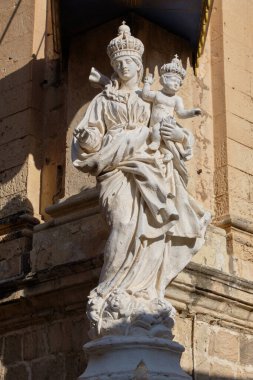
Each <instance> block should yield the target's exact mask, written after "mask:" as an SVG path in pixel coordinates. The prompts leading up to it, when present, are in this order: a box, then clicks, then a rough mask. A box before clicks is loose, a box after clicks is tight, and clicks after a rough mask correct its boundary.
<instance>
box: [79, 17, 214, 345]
mask: <svg viewBox="0 0 253 380" xmlns="http://www.w3.org/2000/svg"><path fill="white" fill-rule="evenodd" d="M143 52H144V46H143V44H142V42H141V41H140V40H139V39H137V38H135V37H133V36H131V33H130V28H129V27H128V26H127V25H125V24H124V23H123V24H122V25H121V26H120V27H119V32H118V36H117V37H116V38H114V39H113V40H112V41H111V42H110V43H109V45H108V47H107V53H108V56H109V58H110V60H111V65H112V68H113V70H114V74H113V75H112V77H111V79H109V78H107V77H105V76H104V75H102V74H100V73H99V72H98V71H96V70H95V69H92V71H91V75H90V80H91V81H92V82H93V84H94V85H96V86H97V87H101V88H102V92H101V93H99V94H98V95H97V96H96V97H95V98H94V99H93V100H92V102H91V104H90V106H89V108H88V110H87V112H86V114H85V116H84V117H83V119H82V120H81V122H80V123H79V125H78V126H77V127H76V129H75V131H74V139H73V151H72V154H73V164H74V166H75V167H76V168H78V169H79V170H81V171H83V172H87V173H91V174H93V175H95V176H96V177H97V186H98V188H99V194H100V195H99V197H100V205H101V212H102V214H103V215H104V217H105V219H106V221H107V224H108V226H109V228H110V235H109V238H108V241H107V243H106V246H105V248H104V265H103V268H102V272H101V276H100V280H99V285H98V286H97V287H96V288H95V289H94V290H92V291H91V293H90V295H89V302H88V309H87V315H88V317H89V319H90V321H91V331H90V336H91V338H99V337H103V336H115V335H117V336H119V335H121V336H148V337H162V338H165V337H166V338H170V339H171V338H172V334H171V328H172V326H173V316H174V313H175V310H174V308H173V307H172V305H171V304H170V302H169V301H168V300H167V299H165V298H164V293H165V289H166V287H167V286H168V284H169V283H170V282H171V281H172V280H173V278H174V277H175V276H177V274H178V273H179V272H180V271H182V270H183V269H184V267H185V266H186V265H187V263H188V262H189V261H190V260H191V258H192V256H193V255H194V254H195V253H196V252H197V251H198V250H199V249H200V247H201V246H202V244H203V243H204V234H205V230H206V227H207V224H208V223H209V220H210V215H209V213H206V212H205V211H204V210H203V209H202V208H201V207H200V206H199V205H198V204H197V202H196V201H195V200H194V199H193V198H192V197H191V196H190V195H189V194H188V192H187V189H186V186H187V180H188V175H187V170H186V167H185V160H187V159H189V158H190V157H191V155H192V144H193V136H192V134H191V133H190V132H189V131H187V130H186V129H185V128H183V127H181V126H180V125H179V124H177V123H176V121H175V119H174V109H175V111H176V112H177V114H178V115H179V116H181V117H191V116H194V115H198V114H200V110H199V109H194V110H191V111H186V110H184V107H183V103H182V99H181V98H180V97H178V96H176V95H175V92H176V91H177V89H178V87H179V86H180V84H181V82H182V79H183V77H184V75H185V71H184V69H183V68H182V65H181V61H179V60H178V58H177V57H176V58H174V60H173V61H172V63H170V64H167V65H164V66H163V67H162V69H161V74H162V77H161V81H162V85H163V90H162V91H157V92H154V91H150V88H149V86H150V84H149V83H148V82H150V79H149V80H146V83H145V85H144V89H143V91H142V90H141V89H140V87H139V84H140V81H141V80H142V76H143V65H142V54H143ZM180 65H181V66H180ZM173 70H174V71H173ZM172 82H173V84H172ZM149 102H152V103H153V108H152V113H151V104H150V103H149ZM150 115H151V119H150Z"/></svg>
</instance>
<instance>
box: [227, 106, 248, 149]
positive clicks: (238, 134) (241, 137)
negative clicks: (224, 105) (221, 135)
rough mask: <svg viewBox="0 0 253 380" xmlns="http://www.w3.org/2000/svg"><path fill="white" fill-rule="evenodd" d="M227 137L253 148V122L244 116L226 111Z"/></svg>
mask: <svg viewBox="0 0 253 380" xmlns="http://www.w3.org/2000/svg"><path fill="white" fill-rule="evenodd" d="M226 117H227V133H228V138H230V139H232V140H235V141H237V142H239V143H241V144H243V145H246V146H248V147H249V148H253V124H252V123H250V122H249V121H247V120H246V119H244V118H241V117H239V116H237V115H234V114H233V113H232V112H227V116H226Z"/></svg>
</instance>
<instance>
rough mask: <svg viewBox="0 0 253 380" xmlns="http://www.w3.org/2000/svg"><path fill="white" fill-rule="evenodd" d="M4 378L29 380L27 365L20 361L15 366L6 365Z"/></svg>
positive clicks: (8, 379) (7, 379)
mask: <svg viewBox="0 0 253 380" xmlns="http://www.w3.org/2000/svg"><path fill="white" fill-rule="evenodd" d="M4 379H5V380H14V379H19V380H29V379H30V371H29V369H28V366H27V365H26V364H24V363H20V364H18V365H15V366H11V367H7V370H6V374H5V377H4Z"/></svg>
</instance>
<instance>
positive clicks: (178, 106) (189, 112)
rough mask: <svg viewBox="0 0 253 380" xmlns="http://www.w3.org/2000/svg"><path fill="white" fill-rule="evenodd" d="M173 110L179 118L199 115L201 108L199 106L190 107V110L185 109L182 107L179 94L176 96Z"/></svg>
mask: <svg viewBox="0 0 253 380" xmlns="http://www.w3.org/2000/svg"><path fill="white" fill-rule="evenodd" d="M175 111H176V113H177V115H178V116H179V117H180V118H181V119H187V118H188V117H194V116H198V115H201V110H200V109H199V108H192V109H191V110H186V109H185V108H184V103H183V99H182V98H181V97H180V96H177V97H176V101H175Z"/></svg>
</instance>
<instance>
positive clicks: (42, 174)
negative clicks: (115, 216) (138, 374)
mask: <svg viewBox="0 0 253 380" xmlns="http://www.w3.org/2000/svg"><path fill="white" fill-rule="evenodd" d="M52 4H53V5H54V6H56V5H57V2H56V1H55V2H53V3H50V2H46V1H44V0H21V1H17V0H15V1H14V0H4V1H2V2H1V4H0V13H1V16H0V27H1V32H0V35H1V36H2V37H1V44H0V62H1V69H0V75H1V80H0V89H1V94H3V96H1V97H0V119H1V120H0V136H1V141H0V145H1V147H0V149H1V152H0V162H1V171H0V179H1V187H0V273H1V278H0V290H1V292H0V358H1V364H0V379H1V380H2V379H3V380H6V379H7V380H16V379H20V380H35V379H36V380H46V379H49V380H50V379H54V380H58V379H59V380H62V379H65V380H71V379H75V378H77V376H78V375H80V374H81V373H82V372H83V370H84V367H85V363H86V361H85V356H84V353H83V351H82V345H83V343H85V342H87V341H88V335H87V334H88V324H87V320H86V317H85V303H86V297H87V294H88V293H89V290H90V289H91V288H93V287H94V286H95V284H96V283H97V281H98V276H99V271H100V268H101V264H102V252H103V246H104V242H105V240H106V238H107V236H108V230H107V228H106V225H105V223H104V221H103V219H102V218H101V215H100V214H99V206H98V196H97V193H96V190H95V180H94V178H92V177H90V176H86V175H84V174H81V173H79V172H77V171H76V170H75V169H74V168H73V167H72V164H71V161H70V143H71V137H72V131H73V128H74V127H75V126H76V125H77V123H78V121H79V120H80V118H81V117H82V115H83V113H84V111H85V109H86V108H87V106H88V103H89V101H90V99H91V98H93V97H94V96H95V94H96V93H97V90H95V89H93V88H91V87H90V85H89V83H88V75H89V70H90V68H91V67H92V66H95V67H96V68H97V69H98V70H99V71H101V72H103V73H104V74H106V75H110V74H111V68H110V65H109V60H108V58H107V56H106V52H105V49H106V45H107V43H108V41H109V40H110V39H111V38H112V37H114V36H115V33H116V30H117V27H118V25H119V23H120V22H121V19H117V20H114V21H112V22H110V23H107V24H104V25H101V26H99V27H97V28H96V29H94V30H91V31H89V32H87V33H85V34H83V35H79V36H76V37H75V38H73V40H72V41H71V44H70V46H69V56H68V62H67V64H66V62H65V65H62V61H61V59H60V58H61V55H60V51H59V50H58V48H59V46H58V45H57V46H56V45H55V37H56V36H55V35H54V33H55V31H54V28H53V27H52V25H53V24H54V23H55V22H56V20H55V19H53V15H52V13H51V10H52ZM55 11H56V13H57V7H56V9H55ZM58 12H59V10H58ZM252 19H253V6H252V1H251V0H241V1H240V2H238V1H236V0H223V1H221V0H215V1H214V7H213V12H212V17H211V24H210V27H209V32H208V36H207V40H206V44H205V49H204V53H203V55H202V56H201V58H200V61H199V67H198V69H197V75H194V70H193V67H192V61H191V49H190V47H189V45H188V43H187V41H184V40H182V39H181V38H179V37H177V36H174V35H172V34H170V33H168V32H167V31H165V30H164V29H162V28H160V27H159V26H158V25H154V24H152V23H151V22H149V21H147V20H144V19H142V18H139V17H136V19H135V30H134V31H133V32H134V34H135V35H136V36H137V37H138V38H140V39H141V40H142V41H143V42H144V45H145V47H146V52H145V54H144V67H145V68H147V70H148V71H149V72H152V73H154V74H155V83H154V85H153V86H154V88H158V86H159V85H158V81H157V79H158V67H157V65H159V66H160V65H161V64H163V63H164V62H166V61H168V60H170V59H171V58H172V57H173V55H174V54H175V53H177V54H179V55H180V57H181V58H182V60H183V64H184V66H185V67H187V78H186V80H185V83H184V85H183V87H182V88H181V90H180V91H181V95H182V96H183V97H184V99H185V103H186V106H187V107H189V108H190V107H192V106H200V108H201V109H202V110H203V115H202V116H201V117H200V118H195V119H190V120H185V121H183V122H184V126H185V127H187V128H189V129H190V130H191V131H192V132H193V133H194V135H195V138H196V144H195V148H194V154H195V156H194V159H193V160H192V161H191V162H190V163H189V165H188V168H189V172H190V175H191V180H190V183H189V189H190V192H191V193H192V194H193V196H194V197H195V198H197V199H198V201H200V202H201V203H202V204H203V205H204V206H205V207H206V208H208V209H209V210H211V212H212V213H213V224H212V226H210V228H209V229H208V233H207V243H206V245H205V246H204V247H203V248H202V250H201V251H200V252H199V253H198V254H197V255H196V257H194V260H193V262H192V263H191V264H190V265H189V266H188V267H187V268H186V269H185V271H184V272H183V273H181V274H180V275H179V276H178V277H177V278H176V279H175V280H174V281H173V283H172V285H171V287H169V288H168V291H167V296H168V298H169V299H171V300H172V303H173V305H174V306H175V307H176V309H177V311H178V316H177V322H176V326H175V331H174V333H175V340H177V341H179V342H181V343H182V344H184V345H185V347H186V351H185V353H184V354H183V357H182V366H183V368H184V369H185V370H186V371H187V372H188V373H190V374H191V375H192V378H193V379H194V380H207V379H213V380H218V379H223V380H231V379H238V380H239V379H240V380H246V379H247V380H250V379H253V354H252V352H253V315H252V307H253V301H252V299H253V297H252V295H253V283H252V276H251V273H252V262H253V259H252V258H253V251H252V244H253V242H252V239H253V238H252V233H253V229H252V225H253V220H252V197H253V187H252V186H253V182H252V176H253V173H252V165H251V161H252V160H251V158H252V151H253V150H252V148H253V147H252V134H253V126H252V125H253V124H252V123H253V120H252V115H253V112H252V111H253V107H252V103H251V98H252V83H253V82H252V76H253V58H252V43H253V42H252V41H253V36H252V27H251V20H252ZM153 36H156V38H155V39H154V38H153ZM58 42H59V41H58ZM64 191H65V192H64ZM80 191H81V192H80ZM79 193H80V194H79ZM63 196H64V198H63V199H61V201H60V202H58V203H57V200H58V199H59V198H62V197H63ZM49 206H50V207H49ZM45 208H47V212H46V211H45ZM43 219H44V220H45V222H43ZM35 225H36V226H35ZM34 226H35V227H34Z"/></svg>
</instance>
